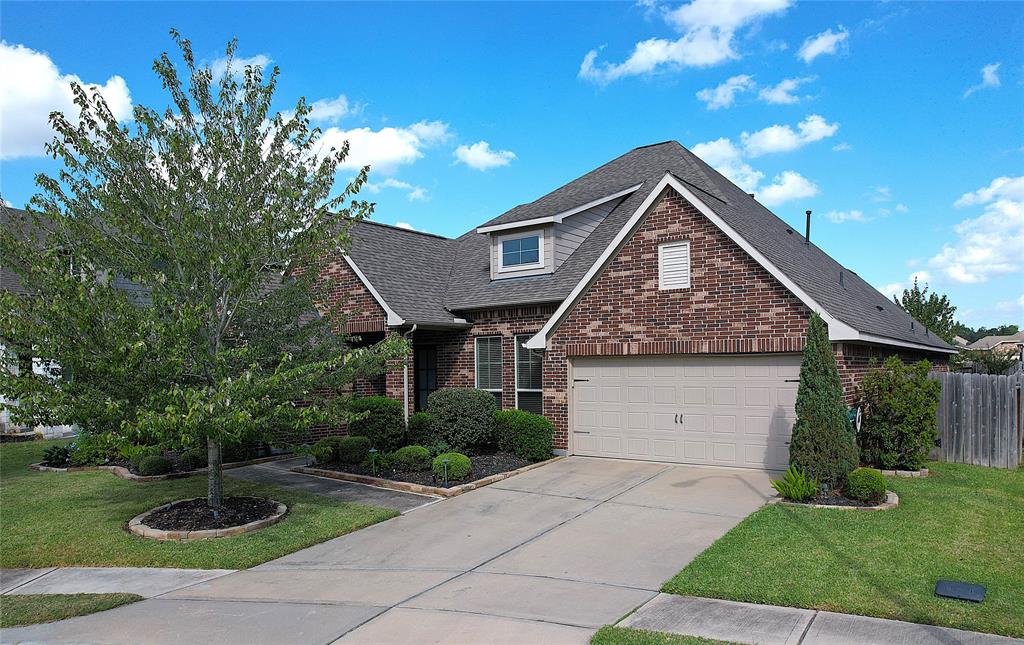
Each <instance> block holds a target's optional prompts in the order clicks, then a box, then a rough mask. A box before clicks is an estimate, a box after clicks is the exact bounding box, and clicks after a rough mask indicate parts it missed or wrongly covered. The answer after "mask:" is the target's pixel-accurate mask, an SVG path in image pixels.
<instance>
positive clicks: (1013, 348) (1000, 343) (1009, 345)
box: [967, 331, 1024, 357]
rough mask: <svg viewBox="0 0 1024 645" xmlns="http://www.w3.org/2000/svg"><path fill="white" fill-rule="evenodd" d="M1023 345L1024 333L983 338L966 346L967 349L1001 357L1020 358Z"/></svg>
mask: <svg viewBox="0 0 1024 645" xmlns="http://www.w3.org/2000/svg"><path fill="white" fill-rule="evenodd" d="M1021 345H1024V331H1022V332H1018V333H1016V334H1013V335H1010V336H985V337H984V338H981V339H978V340H976V341H974V342H973V343H971V344H970V345H968V346H967V349H971V350H980V351H983V352H993V353H995V354H999V355H1001V356H1009V357H1014V356H1020V351H1021Z"/></svg>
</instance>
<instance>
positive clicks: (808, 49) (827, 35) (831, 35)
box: [796, 25, 850, 63]
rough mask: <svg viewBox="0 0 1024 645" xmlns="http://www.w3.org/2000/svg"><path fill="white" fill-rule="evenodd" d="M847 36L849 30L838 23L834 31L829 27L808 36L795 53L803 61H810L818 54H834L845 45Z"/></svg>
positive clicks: (848, 35)
mask: <svg viewBox="0 0 1024 645" xmlns="http://www.w3.org/2000/svg"><path fill="white" fill-rule="evenodd" d="M849 37H850V32H848V31H846V28H845V27H843V26H842V25H839V27H838V28H837V29H836V31H832V29H831V28H829V29H826V30H825V31H823V32H821V33H820V34H815V35H814V36H808V38H807V40H805V41H804V44H803V45H801V46H800V50H799V51H798V52H797V53H796V55H797V57H798V58H800V59H802V60H803V61H804V62H805V63H810V62H811V61H813V60H814V59H815V58H817V57H818V56H824V55H827V54H835V53H836V52H838V51H840V49H841V48H843V47H846V44H847V43H846V41H847V39H848V38H849Z"/></svg>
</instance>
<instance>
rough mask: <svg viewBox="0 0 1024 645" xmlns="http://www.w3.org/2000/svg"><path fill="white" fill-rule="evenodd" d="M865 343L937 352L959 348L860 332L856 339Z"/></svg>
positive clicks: (949, 351)
mask: <svg viewBox="0 0 1024 645" xmlns="http://www.w3.org/2000/svg"><path fill="white" fill-rule="evenodd" d="M857 340H859V341H862V342H865V343H875V344H878V345H892V346H894V347H908V348H910V349H921V350H924V351H927V352H937V353H940V354H959V353H960V350H958V349H953V348H952V347H950V348H948V349H946V348H942V347H936V346H934V345H923V344H921V343H911V342H909V341H905V340H896V339H895V338H887V337H885V336H876V335H874V334H861V335H860V337H859V338H858V339H857Z"/></svg>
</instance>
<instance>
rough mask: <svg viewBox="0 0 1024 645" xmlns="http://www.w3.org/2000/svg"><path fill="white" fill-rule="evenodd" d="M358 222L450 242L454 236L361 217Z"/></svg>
mask: <svg viewBox="0 0 1024 645" xmlns="http://www.w3.org/2000/svg"><path fill="white" fill-rule="evenodd" d="M358 223H360V224H373V225H374V226H380V227H383V228H390V229H393V230H395V231H404V232H406V233H415V234H416V235H425V236H427V237H434V238H437V239H439V240H446V241H448V242H451V241H452V238H450V237H445V236H443V235H438V234H437V233H428V232H427V231H419V230H416V229H414V228H405V227H404V226H395V225H394V224H385V223H384V222H377V221H374V220H369V219H361V220H359V222H358Z"/></svg>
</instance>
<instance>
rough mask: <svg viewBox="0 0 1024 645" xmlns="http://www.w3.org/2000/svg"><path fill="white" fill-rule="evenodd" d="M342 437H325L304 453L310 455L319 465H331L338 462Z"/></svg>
mask: <svg viewBox="0 0 1024 645" xmlns="http://www.w3.org/2000/svg"><path fill="white" fill-rule="evenodd" d="M340 442H341V437H324V438H323V439H321V440H320V441H317V442H316V443H314V444H313V445H312V446H310V447H309V448H308V449H305V450H303V451H302V452H305V453H308V454H309V455H311V456H312V457H313V459H315V460H316V463H318V464H321V465H323V464H330V463H334V462H336V461H338V444H339V443H340Z"/></svg>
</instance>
